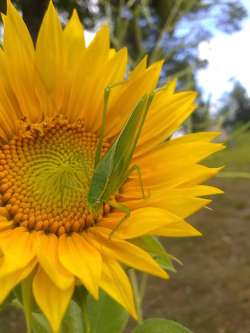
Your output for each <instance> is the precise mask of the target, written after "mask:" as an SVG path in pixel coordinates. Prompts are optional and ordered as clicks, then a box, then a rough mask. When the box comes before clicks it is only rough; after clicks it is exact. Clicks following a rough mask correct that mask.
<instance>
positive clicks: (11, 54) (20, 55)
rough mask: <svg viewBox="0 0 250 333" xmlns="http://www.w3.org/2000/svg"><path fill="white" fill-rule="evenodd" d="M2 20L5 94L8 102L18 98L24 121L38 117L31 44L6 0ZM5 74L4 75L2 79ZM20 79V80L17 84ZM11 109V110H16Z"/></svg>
mask: <svg viewBox="0 0 250 333" xmlns="http://www.w3.org/2000/svg"><path fill="white" fill-rule="evenodd" d="M7 7H8V8H7V16H6V17H3V20H4V45H3V48H4V54H5V72H6V73H5V74H6V78H7V80H8V85H9V88H8V87H6V88H7V89H8V91H7V94H9V93H10V90H11V93H12V94H13V95H14V96H13V95H12V96H11V97H12V102H13V100H15V101H16V102H18V108H17V109H16V112H17V111H18V109H19V108H20V110H21V113H22V115H23V116H24V117H26V118H27V120H28V121H38V120H40V119H41V114H39V111H40V110H39V108H37V95H36V90H35V89H34V77H35V66H34V54H35V53H34V47H33V42H32V39H31V37H30V34H29V32H28V29H27V27H26V25H25V23H24V22H23V20H22V18H21V16H20V14H19V13H18V11H17V10H16V9H15V8H14V6H13V5H12V4H11V2H10V1H8V6H7ZM6 78H5V79H6ZM20 82H22V84H20ZM16 112H15V111H14V113H13V114H15V113H16Z"/></svg>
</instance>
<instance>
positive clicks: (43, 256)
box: [37, 234, 74, 289]
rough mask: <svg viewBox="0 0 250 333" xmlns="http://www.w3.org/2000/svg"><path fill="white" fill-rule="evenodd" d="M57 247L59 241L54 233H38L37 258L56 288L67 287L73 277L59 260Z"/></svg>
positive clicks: (71, 282) (72, 280)
mask: <svg viewBox="0 0 250 333" xmlns="http://www.w3.org/2000/svg"><path fill="white" fill-rule="evenodd" d="M58 247H59V241H58V238H57V237H56V236H55V235H53V234H48V235H45V234H44V235H40V246H39V247H38V248H37V260H38V262H39V264H40V265H41V267H42V268H43V270H44V271H45V272H46V273H47V275H48V276H49V277H50V279H51V280H52V281H53V283H54V284H55V285H56V286H57V287H58V288H60V289H68V288H69V287H70V286H71V285H72V284H73V282H74V278H73V276H72V274H70V273H69V272H68V271H67V270H65V268H64V267H63V266H62V264H61V263H60V262H59V258H58Z"/></svg>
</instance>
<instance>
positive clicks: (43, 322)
mask: <svg viewBox="0 0 250 333" xmlns="http://www.w3.org/2000/svg"><path fill="white" fill-rule="evenodd" d="M31 325H32V332H34V333H51V328H50V326H49V323H48V321H47V319H46V318H45V317H44V315H42V314H41V313H35V312H33V313H32V323H31Z"/></svg>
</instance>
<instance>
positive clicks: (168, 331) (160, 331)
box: [132, 318, 192, 333]
mask: <svg viewBox="0 0 250 333" xmlns="http://www.w3.org/2000/svg"><path fill="white" fill-rule="evenodd" d="M132 333H192V332H191V331H190V330H189V329H187V328H186V327H184V326H182V325H181V324H179V323H177V322H175V321H173V320H166V319H161V318H154V319H147V320H145V321H143V322H142V324H140V325H139V326H137V327H136V328H135V330H133V332H132Z"/></svg>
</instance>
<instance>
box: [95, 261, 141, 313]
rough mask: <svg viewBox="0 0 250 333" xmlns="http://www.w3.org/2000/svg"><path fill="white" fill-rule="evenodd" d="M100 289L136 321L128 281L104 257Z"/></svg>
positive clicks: (124, 275) (119, 268) (123, 273)
mask: <svg viewBox="0 0 250 333" xmlns="http://www.w3.org/2000/svg"><path fill="white" fill-rule="evenodd" d="M100 286H101V288H102V289H104V290H105V291H106V293H107V294H109V295H110V296H111V297H112V298H114V299H115V300H116V301H117V302H118V303H120V304H121V305H122V306H123V307H124V308H125V309H126V310H127V311H128V312H129V313H130V314H131V316H132V317H133V318H134V319H137V313H136V309H135V303H134V297H133V292H132V288H131V285H130V282H129V279H128V277H127V275H126V273H125V272H124V270H123V269H122V268H121V265H119V264H118V263H117V262H116V261H115V260H112V259H110V258H107V257H105V258H104V261H103V270H102V279H101V285H100Z"/></svg>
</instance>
